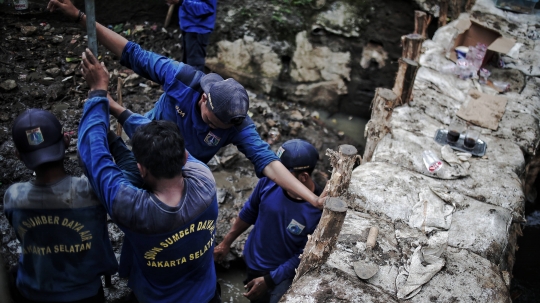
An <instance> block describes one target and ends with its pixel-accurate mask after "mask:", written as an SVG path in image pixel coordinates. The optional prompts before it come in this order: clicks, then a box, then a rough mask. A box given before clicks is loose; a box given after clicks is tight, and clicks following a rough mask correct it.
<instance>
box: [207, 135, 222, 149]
mask: <svg viewBox="0 0 540 303" xmlns="http://www.w3.org/2000/svg"><path fill="white" fill-rule="evenodd" d="M220 140H221V138H220V137H218V136H216V135H214V134H213V133H212V132H208V135H206V138H204V142H205V143H206V144H208V145H209V146H217V145H218V144H219V141H220Z"/></svg>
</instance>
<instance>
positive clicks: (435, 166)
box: [422, 150, 443, 173]
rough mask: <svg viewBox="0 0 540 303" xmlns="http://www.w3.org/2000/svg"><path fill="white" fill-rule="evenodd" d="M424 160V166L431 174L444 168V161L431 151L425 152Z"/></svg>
mask: <svg viewBox="0 0 540 303" xmlns="http://www.w3.org/2000/svg"><path fill="white" fill-rule="evenodd" d="M422 159H423V160H424V165H425V166H426V169H427V170H428V171H429V172H430V173H434V172H436V171H438V170H439V169H441V167H442V166H443V163H442V161H441V160H440V159H439V158H438V157H437V156H436V155H435V153H434V152H433V151H431V150H425V151H423V152H422Z"/></svg>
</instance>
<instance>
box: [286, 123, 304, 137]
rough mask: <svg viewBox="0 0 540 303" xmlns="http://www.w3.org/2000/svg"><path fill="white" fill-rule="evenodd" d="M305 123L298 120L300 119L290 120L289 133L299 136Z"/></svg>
mask: <svg viewBox="0 0 540 303" xmlns="http://www.w3.org/2000/svg"><path fill="white" fill-rule="evenodd" d="M302 126H303V124H302V122H298V121H295V122H289V127H290V128H291V129H290V130H289V135H291V136H297V135H298V132H299V130H300V129H301V128H302Z"/></svg>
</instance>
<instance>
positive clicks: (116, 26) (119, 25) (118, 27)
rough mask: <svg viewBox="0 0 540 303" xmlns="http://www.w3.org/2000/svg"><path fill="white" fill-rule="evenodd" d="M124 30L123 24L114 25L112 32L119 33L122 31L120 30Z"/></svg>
mask: <svg viewBox="0 0 540 303" xmlns="http://www.w3.org/2000/svg"><path fill="white" fill-rule="evenodd" d="M123 28H124V24H123V23H120V24H117V25H115V26H114V27H113V28H112V30H113V31H115V32H117V33H120V32H121V31H122V29H123Z"/></svg>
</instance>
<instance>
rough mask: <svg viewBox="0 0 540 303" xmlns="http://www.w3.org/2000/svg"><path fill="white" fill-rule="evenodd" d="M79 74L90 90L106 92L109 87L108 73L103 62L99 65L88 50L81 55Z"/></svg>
mask: <svg viewBox="0 0 540 303" xmlns="http://www.w3.org/2000/svg"><path fill="white" fill-rule="evenodd" d="M81 72H82V75H83V77H84V79H85V80H86V83H88V86H90V90H105V91H106V90H107V89H108V87H109V71H107V68H106V67H105V64H103V62H101V63H99V61H98V59H97V58H96V57H94V55H93V54H92V51H90V50H89V49H88V48H87V49H86V51H85V52H84V53H83V54H82V67H81Z"/></svg>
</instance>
